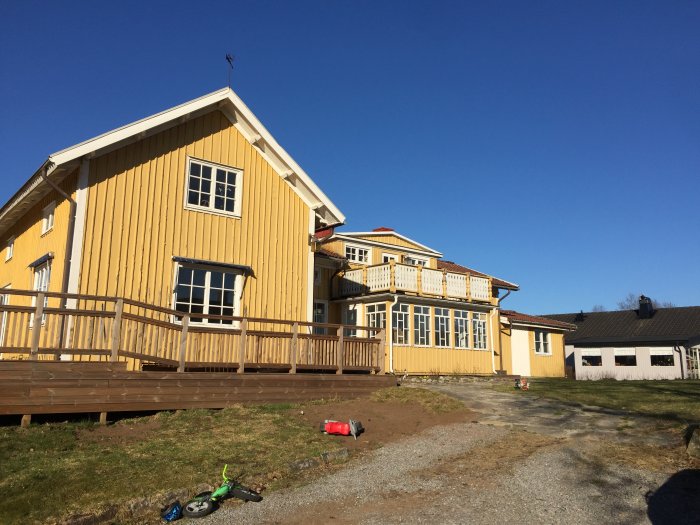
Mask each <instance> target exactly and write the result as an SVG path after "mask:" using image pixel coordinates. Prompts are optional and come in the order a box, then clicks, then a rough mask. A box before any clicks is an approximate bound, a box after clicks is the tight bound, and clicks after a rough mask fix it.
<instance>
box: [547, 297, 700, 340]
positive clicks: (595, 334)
mask: <svg viewBox="0 0 700 525" xmlns="http://www.w3.org/2000/svg"><path fill="white" fill-rule="evenodd" d="M544 317H547V318H549V319H554V320H557V321H564V322H567V323H574V324H575V325H576V326H577V330H576V331H575V332H572V333H570V334H567V335H566V343H567V344H578V345H581V346H585V345H597V344H616V343H617V344H625V343H635V344H644V343H646V344H654V343H667V344H669V343H677V344H686V343H687V342H688V341H689V340H691V339H695V338H698V337H700V306H685V307H679V308H659V309H657V310H655V311H654V315H653V316H652V317H651V318H649V319H640V318H639V316H638V315H637V310H620V311H615V312H587V313H570V314H554V315H546V316H544Z"/></svg>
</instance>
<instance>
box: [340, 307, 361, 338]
mask: <svg viewBox="0 0 700 525" xmlns="http://www.w3.org/2000/svg"><path fill="white" fill-rule="evenodd" d="M361 313H362V305H361V304H346V305H345V306H344V307H343V324H344V325H347V326H357V320H358V319H360V318H361ZM343 335H344V336H345V337H357V329H356V328H346V329H345V330H344V331H343Z"/></svg>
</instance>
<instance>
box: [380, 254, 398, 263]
mask: <svg viewBox="0 0 700 525" xmlns="http://www.w3.org/2000/svg"><path fill="white" fill-rule="evenodd" d="M390 261H394V262H399V256H398V255H396V254H394V253H383V254H382V263H388V262H390Z"/></svg>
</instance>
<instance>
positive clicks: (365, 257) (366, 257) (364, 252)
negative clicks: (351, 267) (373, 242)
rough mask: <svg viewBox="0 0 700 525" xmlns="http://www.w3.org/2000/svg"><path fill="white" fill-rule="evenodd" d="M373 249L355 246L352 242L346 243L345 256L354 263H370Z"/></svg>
mask: <svg viewBox="0 0 700 525" xmlns="http://www.w3.org/2000/svg"><path fill="white" fill-rule="evenodd" d="M371 253H372V252H371V250H370V249H369V248H363V247H362V246H353V245H352V244H346V245H345V258H346V259H347V260H348V261H350V262H354V263H359V264H369V263H370V255H371Z"/></svg>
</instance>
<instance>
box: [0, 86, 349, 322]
mask: <svg viewBox="0 0 700 525" xmlns="http://www.w3.org/2000/svg"><path fill="white" fill-rule="evenodd" d="M344 221H345V217H344V216H343V214H342V213H341V212H340V210H338V208H337V207H336V206H335V205H334V204H333V202H331V200H330V199H329V198H328V197H327V196H326V195H325V194H324V193H323V192H322V191H321V189H320V188H319V187H318V186H317V185H316V184H315V183H314V182H313V181H312V180H311V178H310V177H309V176H308V175H307V174H306V173H305V172H304V170H303V169H302V168H301V167H300V166H299V165H298V164H297V163H296V162H295V161H294V160H293V159H292V158H291V156H290V155H289V154H288V153H287V152H286V151H285V150H284V149H283V148H282V147H281V146H280V145H279V144H278V143H277V141H275V139H274V138H273V137H272V135H271V134H270V133H269V132H268V131H267V129H265V127H264V126H263V125H262V124H261V123H260V121H259V120H258V119H257V118H256V117H255V115H254V114H253V113H252V111H251V110H250V109H249V108H248V107H247V106H246V105H245V104H244V103H243V101H242V100H241V99H240V98H239V97H238V96H237V95H236V94H235V93H234V92H233V91H232V90H231V89H228V88H226V89H222V90H219V91H216V92H214V93H211V94H208V95H206V96H203V97H200V98H197V99H196V100H192V101H190V102H187V103H185V104H182V105H180V106H177V107H174V108H171V109H167V110H165V111H163V112H161V113H158V114H156V115H152V116H150V117H147V118H145V119H143V120H139V121H138V122H134V123H131V124H127V125H125V126H123V127H121V128H118V129H115V130H112V131H109V132H107V133H105V134H103V135H100V136H98V137H94V138H91V139H89V140H86V141H85V142H82V143H80V144H77V145H75V146H71V147H69V148H67V149H64V150H62V151H59V152H57V153H54V154H52V155H50V156H49V157H48V158H47V159H46V160H45V161H44V162H43V164H42V165H41V166H40V168H39V169H38V170H37V171H36V172H35V173H34V174H33V175H32V176H31V177H30V178H29V180H27V182H26V183H25V184H24V185H23V186H22V187H21V188H20V189H19V191H17V193H15V194H14V195H13V196H12V197H11V198H10V199H9V201H8V202H6V203H5V204H4V205H3V206H2V208H0V240H1V242H2V249H3V252H2V259H1V260H0V287H5V288H10V287H11V288H15V289H29V290H38V291H49V292H62V293H72V294H91V295H99V296H114V297H123V298H128V299H132V300H135V301H141V302H143V303H147V304H150V305H155V306H160V307H165V308H172V309H175V310H178V311H181V312H187V313H190V314H193V315H192V322H193V323H197V322H198V323H200V324H218V325H221V324H223V323H224V322H223V321H222V320H220V319H219V320H217V319H209V318H200V319H197V317H196V314H198V313H200V314H209V315H221V316H233V315H247V316H251V317H260V318H272V319H280V320H297V321H310V320H311V319H312V317H313V311H312V308H313V302H312V301H313V286H312V284H311V283H312V280H313V278H314V254H313V251H312V247H311V239H312V237H313V235H314V232H316V231H317V230H318V229H320V228H323V227H327V226H333V225H338V224H342V223H343V222H344ZM2 297H3V300H6V299H7V297H6V296H2ZM12 300H17V301H21V300H22V298H21V297H19V298H16V297H15V296H13V299H12ZM3 333H4V329H3Z"/></svg>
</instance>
